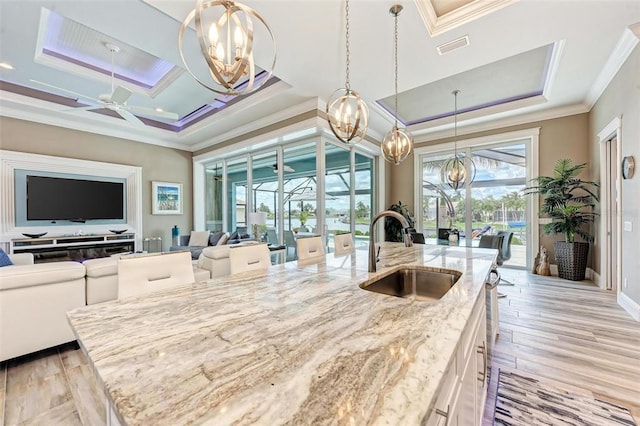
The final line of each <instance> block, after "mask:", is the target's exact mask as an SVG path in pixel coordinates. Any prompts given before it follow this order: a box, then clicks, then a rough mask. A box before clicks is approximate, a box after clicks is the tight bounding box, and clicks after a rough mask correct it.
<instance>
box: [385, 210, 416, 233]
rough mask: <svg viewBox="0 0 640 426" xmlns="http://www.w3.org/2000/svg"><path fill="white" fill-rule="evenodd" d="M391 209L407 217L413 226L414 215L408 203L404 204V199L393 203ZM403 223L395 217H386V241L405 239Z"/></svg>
mask: <svg viewBox="0 0 640 426" xmlns="http://www.w3.org/2000/svg"><path fill="white" fill-rule="evenodd" d="M389 210H393V211H394V212H398V213H400V214H401V215H402V216H404V217H405V219H407V222H408V223H409V226H410V227H411V228H413V216H412V214H411V212H410V211H409V208H408V207H407V205H406V204H402V201H398V204H391V207H389ZM402 231H403V229H402V224H401V223H400V222H398V221H397V220H396V219H394V218H390V217H385V219H384V235H385V237H384V239H385V241H393V242H402V241H404V239H403V236H402Z"/></svg>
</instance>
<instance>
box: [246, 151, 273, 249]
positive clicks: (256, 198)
mask: <svg viewBox="0 0 640 426" xmlns="http://www.w3.org/2000/svg"><path fill="white" fill-rule="evenodd" d="M251 160H252V165H253V167H252V175H251V176H252V181H253V191H252V195H251V196H252V197H253V208H254V211H258V212H263V213H264V214H265V215H266V219H267V220H266V224H265V225H264V229H262V230H260V231H261V234H262V235H264V234H267V235H269V236H270V237H269V239H270V240H273V239H274V235H277V224H278V219H277V217H276V204H277V200H278V170H277V163H278V161H277V160H278V157H277V154H276V152H275V151H273V152H268V153H264V154H256V155H253V156H252V159H251ZM274 172H275V173H274ZM267 229H269V230H270V231H274V232H269V233H267ZM267 242H268V243H270V244H279V241H277V239H276V240H275V241H267Z"/></svg>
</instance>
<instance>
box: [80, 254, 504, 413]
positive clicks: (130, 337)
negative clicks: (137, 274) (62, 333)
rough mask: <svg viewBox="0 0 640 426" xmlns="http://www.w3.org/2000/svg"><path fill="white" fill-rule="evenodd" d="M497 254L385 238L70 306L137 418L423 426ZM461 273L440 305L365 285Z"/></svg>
mask: <svg viewBox="0 0 640 426" xmlns="http://www.w3.org/2000/svg"><path fill="white" fill-rule="evenodd" d="M496 254H497V251H495V250H488V249H468V248H465V247H447V246H431V245H415V246H414V247H409V248H407V247H404V246H403V245H402V244H400V243H382V250H381V253H380V262H379V263H378V272H377V273H369V272H367V251H366V250H356V251H355V253H354V254H351V255H347V256H343V257H334V255H333V254H328V255H327V257H326V261H325V262H323V263H320V264H308V265H304V264H298V263H297V262H290V263H287V264H284V265H276V266H274V267H272V268H270V269H269V271H268V272H267V273H246V274H239V275H235V276H230V277H225V278H216V279H213V280H210V281H207V282H203V283H196V284H191V285H188V286H183V287H179V288H175V289H171V290H167V291H163V292H158V293H154V294H151V295H147V296H145V297H142V298H131V299H125V300H122V301H111V302H106V303H101V304H97V305H90V306H86V307H83V308H80V309H76V310H74V311H72V312H70V313H69V314H68V317H69V321H70V324H71V326H72V328H73V329H74V332H75V334H76V336H77V338H78V342H79V343H80V345H81V347H82V348H83V350H84V351H85V353H86V354H87V355H88V358H89V361H90V363H91V365H92V367H93V369H94V372H95V373H96V375H97V377H98V381H99V383H100V384H101V385H102V386H103V388H104V389H105V393H106V394H107V397H108V399H109V401H111V403H112V404H113V406H114V407H115V412H116V415H117V416H118V417H119V420H120V421H121V423H123V424H128V425H149V424H154V425H161V424H168V425H177V424H203V423H206V424H216V425H220V424H231V423H233V424H269V425H272V424H284V423H289V424H327V423H331V424H336V423H338V424H343V423H344V424H365V423H373V424H405V425H409V424H419V423H420V421H421V420H422V419H423V418H424V417H425V416H427V415H428V414H429V412H430V408H431V406H432V405H433V401H434V396H435V394H436V391H437V387H438V384H439V382H440V379H441V378H442V375H443V373H444V370H445V368H446V366H447V365H448V363H449V360H450V359H451V357H452V356H453V353H454V350H455V347H456V345H457V343H458V340H459V339H460V337H461V334H462V330H463V328H464V327H465V324H466V322H467V320H468V319H469V316H470V314H471V310H472V308H473V306H474V303H475V301H476V300H477V298H478V295H479V294H480V291H481V289H482V288H483V286H484V280H485V278H486V276H487V275H488V273H489V270H490V267H491V264H492V263H493V261H494V259H495V257H496ZM407 264H412V265H418V266H425V267H432V268H438V269H449V270H457V271H460V272H463V275H462V277H461V278H460V280H459V281H458V283H457V284H456V285H455V286H454V287H453V288H452V289H451V290H450V291H449V292H448V293H447V294H446V295H445V296H444V297H443V298H442V299H441V300H440V301H438V302H436V303H425V302H418V301H412V300H409V299H403V298H397V297H393V296H386V295H381V294H377V293H373V292H370V291H365V290H362V289H361V288H359V286H358V284H360V283H362V282H365V281H370V280H373V279H375V278H376V277H378V276H381V275H386V274H388V273H390V272H392V271H393V270H395V269H397V268H398V267H399V266H401V265H407Z"/></svg>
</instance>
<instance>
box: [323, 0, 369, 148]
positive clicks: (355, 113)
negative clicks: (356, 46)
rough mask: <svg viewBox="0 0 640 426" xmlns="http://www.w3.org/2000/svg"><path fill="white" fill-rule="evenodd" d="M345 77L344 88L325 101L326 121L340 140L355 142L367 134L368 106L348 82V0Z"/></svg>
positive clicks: (347, 3) (347, 142)
mask: <svg viewBox="0 0 640 426" xmlns="http://www.w3.org/2000/svg"><path fill="white" fill-rule="evenodd" d="M345 4H346V5H345V15H346V19H345V20H346V25H345V33H346V54H347V61H346V64H347V72H346V74H347V79H346V82H345V85H344V88H340V89H337V90H336V91H334V92H333V93H332V94H331V96H329V100H328V101H327V109H326V112H327V121H328V122H329V127H330V128H331V131H332V132H333V134H334V135H335V136H336V137H337V138H338V140H339V141H340V142H343V143H346V144H355V143H358V142H360V141H361V140H363V139H364V138H365V136H366V135H367V127H368V126H369V108H367V104H366V103H365V102H364V101H363V100H362V99H361V98H360V95H359V94H358V92H356V91H355V90H352V89H351V84H350V82H349V65H350V62H349V54H350V51H349V0H346V2H345Z"/></svg>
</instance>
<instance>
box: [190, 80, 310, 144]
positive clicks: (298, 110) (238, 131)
mask: <svg viewBox="0 0 640 426" xmlns="http://www.w3.org/2000/svg"><path fill="white" fill-rule="evenodd" d="M278 84H279V83H278ZM284 84H286V83H284ZM274 86H275V85H274ZM269 88H270V87H269ZM269 88H267V90H268V89H269ZM261 101H264V99H262V100H261ZM243 109H244V108H243ZM313 109H318V98H310V99H307V100H305V101H303V102H301V103H299V104H297V105H294V106H291V107H289V108H285V109H283V110H280V111H278V112H276V113H275V114H271V115H268V116H266V117H263V118H261V119H258V120H254V121H252V122H250V123H247V124H245V125H243V126H239V127H236V128H234V129H233V130H230V131H228V132H225V133H221V134H218V135H216V136H215V137H212V138H209V139H206V140H202V141H200V142H198V143H196V144H193V145H191V147H190V150H191V151H194V152H195V151H199V150H201V149H205V148H209V147H211V146H214V145H218V144H220V143H223V142H226V141H228V140H231V139H234V138H237V137H240V136H242V135H246V134H248V133H251V132H254V131H256V130H259V129H262V128H264V127H268V126H270V125H273V124H276V123H279V122H281V121H283V120H287V119H288V118H291V117H295V116H297V115H299V114H303V113H305V112H308V111H310V110H313ZM228 110H229V111H228ZM238 111H239V110H233V109H232V108H227V109H225V110H223V111H222V112H220V114H219V115H218V114H216V115H217V119H219V120H224V118H225V117H226V116H227V115H231V114H232V113H235V112H238ZM203 121H207V120H203ZM198 125H200V123H199V124H198ZM198 125H196V126H198ZM196 126H192V127H196ZM202 126H203V127H204V126H206V123H203V124H202ZM200 130H202V129H200ZM183 133H184V132H183ZM181 136H182V133H181Z"/></svg>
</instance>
